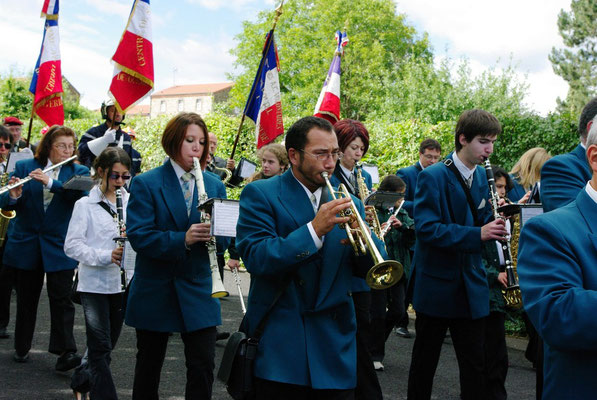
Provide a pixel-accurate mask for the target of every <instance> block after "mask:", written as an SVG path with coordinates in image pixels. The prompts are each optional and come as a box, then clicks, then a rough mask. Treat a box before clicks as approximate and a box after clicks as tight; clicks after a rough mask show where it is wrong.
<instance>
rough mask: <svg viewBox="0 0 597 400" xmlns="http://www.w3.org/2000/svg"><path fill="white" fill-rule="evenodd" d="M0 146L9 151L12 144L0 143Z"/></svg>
mask: <svg viewBox="0 0 597 400" xmlns="http://www.w3.org/2000/svg"><path fill="white" fill-rule="evenodd" d="M0 146H4V148H5V149H6V150H10V149H11V148H12V144H10V143H0Z"/></svg>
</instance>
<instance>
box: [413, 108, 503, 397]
mask: <svg viewBox="0 0 597 400" xmlns="http://www.w3.org/2000/svg"><path fill="white" fill-rule="evenodd" d="M501 131H502V129H501V125H500V123H499V121H498V120H497V119H496V118H495V117H494V116H493V115H491V114H490V113H488V112H486V111H483V110H478V109H475V110H468V111H465V112H463V113H462V114H461V115H460V118H459V120H458V123H457V125H456V129H455V134H454V140H455V148H456V151H455V152H454V153H451V154H450V155H449V156H448V157H447V159H446V160H445V161H444V162H443V163H438V164H436V165H432V166H431V167H429V168H426V169H424V170H423V171H422V172H421V173H420V174H419V177H418V179H417V189H416V191H415V201H414V212H415V217H416V218H415V230H416V235H417V243H416V246H415V254H414V261H413V271H411V280H410V282H409V285H412V288H413V307H414V309H415V311H416V312H417V318H416V321H415V329H416V331H417V335H416V338H415V343H414V347H413V351H412V362H411V366H410V373H409V380H408V398H409V399H429V398H430V397H431V390H432V386H433V377H434V375H435V370H436V367H437V363H438V361H439V355H440V351H441V347H442V343H443V340H444V337H445V335H446V331H447V330H448V328H449V329H450V334H451V336H452V341H453V343H454V350H455V351H456V356H457V358H458V365H459V368H460V389H461V398H462V399H464V400H468V399H484V398H485V355H484V330H485V317H486V316H487V315H488V314H489V289H488V286H487V275H486V272H485V268H484V267H483V263H482V261H481V248H482V242H484V241H488V240H498V239H502V237H503V236H505V235H506V234H507V231H506V229H505V227H504V221H502V220H501V219H498V220H493V221H492V219H493V214H492V212H491V205H490V203H489V201H488V198H489V187H488V184H487V178H486V176H485V170H484V169H483V168H481V167H479V164H481V163H483V162H484V161H485V160H486V159H487V158H489V156H490V155H491V153H492V152H493V144H494V142H495V141H496V139H497V136H498V135H499V134H500V133H501Z"/></svg>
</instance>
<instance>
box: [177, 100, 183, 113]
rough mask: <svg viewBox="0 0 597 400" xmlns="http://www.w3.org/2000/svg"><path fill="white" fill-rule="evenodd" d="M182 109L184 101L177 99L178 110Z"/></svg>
mask: <svg viewBox="0 0 597 400" xmlns="http://www.w3.org/2000/svg"><path fill="white" fill-rule="evenodd" d="M183 109H184V101H183V100H178V112H181V111H182V110H183Z"/></svg>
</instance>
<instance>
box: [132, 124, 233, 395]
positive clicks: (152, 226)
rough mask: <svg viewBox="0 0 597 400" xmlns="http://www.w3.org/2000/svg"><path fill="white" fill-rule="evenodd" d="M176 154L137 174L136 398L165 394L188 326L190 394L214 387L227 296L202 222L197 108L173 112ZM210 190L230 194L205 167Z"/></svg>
mask: <svg viewBox="0 0 597 400" xmlns="http://www.w3.org/2000/svg"><path fill="white" fill-rule="evenodd" d="M162 147H163V148H164V150H165V152H166V154H167V155H168V156H169V160H167V161H166V162H165V163H164V164H163V165H161V166H160V167H157V168H154V169H152V170H151V171H148V172H145V173H143V174H141V175H138V176H137V177H135V179H134V180H133V181H132V183H131V196H130V199H129V206H128V213H127V235H128V238H129V240H130V243H131V245H132V247H133V248H134V249H135V251H136V252H137V259H136V265H135V277H134V279H133V281H132V283H131V285H130V292H129V298H128V305H127V310H126V320H125V321H126V324H127V325H130V326H132V327H134V328H136V334H137V363H136V365H135V378H134V383H133V399H142V400H148V399H157V398H158V387H159V382H160V372H161V369H162V364H163V361H164V357H165V355H166V346H167V344H168V335H169V333H170V332H180V333H181V337H182V340H183V342H184V348H185V350H184V352H185V358H186V366H187V384H186V391H185V397H186V398H187V399H190V398H201V399H209V398H211V393H212V384H213V379H214V376H213V370H214V365H215V364H214V356H215V341H216V326H217V325H220V324H221V317H220V303H219V302H218V300H217V299H215V298H212V297H211V292H212V279H211V271H210V262H209V256H208V252H207V248H206V245H205V243H206V242H208V241H209V240H210V237H211V234H210V224H207V223H199V221H200V217H201V216H200V214H199V212H198V210H197V195H198V194H197V188H196V187H195V179H194V175H193V174H195V173H202V172H200V171H195V170H194V169H193V158H194V157H196V158H199V159H200V164H201V168H202V169H204V168H205V165H206V163H207V156H208V136H207V127H206V125H205V122H203V119H201V117H200V116H199V115H198V114H195V113H181V114H178V115H177V116H175V117H174V118H172V119H171V120H170V121H169V122H168V124H167V125H166V128H165V129H164V133H163V134H162ZM203 179H204V182H205V190H206V192H207V195H208V197H209V198H212V197H220V198H225V197H226V190H225V188H224V184H223V183H222V182H221V181H220V180H219V179H218V178H216V177H215V176H214V175H212V174H211V173H203Z"/></svg>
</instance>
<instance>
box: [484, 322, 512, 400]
mask: <svg viewBox="0 0 597 400" xmlns="http://www.w3.org/2000/svg"><path fill="white" fill-rule="evenodd" d="M505 320H506V314H504V313H501V312H492V313H490V314H489V316H488V317H487V318H486V321H485V364H486V368H487V372H486V373H487V397H486V398H487V399H495V400H505V399H506V398H507V397H508V394H507V393H506V375H508V348H507V347H506V329H505V328H504V322H505Z"/></svg>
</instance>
